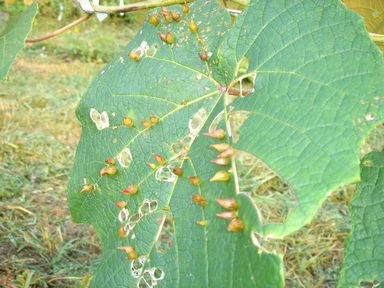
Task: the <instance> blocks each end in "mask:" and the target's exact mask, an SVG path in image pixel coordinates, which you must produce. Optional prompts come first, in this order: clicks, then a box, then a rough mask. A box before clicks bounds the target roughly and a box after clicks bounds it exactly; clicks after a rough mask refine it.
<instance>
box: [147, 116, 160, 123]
mask: <svg viewBox="0 0 384 288" xmlns="http://www.w3.org/2000/svg"><path fill="white" fill-rule="evenodd" d="M149 121H151V123H152V124H158V123H159V122H160V119H159V118H158V117H156V116H151V117H149Z"/></svg>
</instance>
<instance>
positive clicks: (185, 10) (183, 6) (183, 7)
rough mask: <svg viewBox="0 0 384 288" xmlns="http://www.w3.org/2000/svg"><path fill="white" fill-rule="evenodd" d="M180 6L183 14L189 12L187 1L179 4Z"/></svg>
mask: <svg viewBox="0 0 384 288" xmlns="http://www.w3.org/2000/svg"><path fill="white" fill-rule="evenodd" d="M181 8H182V10H183V13H184V14H185V15H187V14H189V5H188V4H187V3H185V4H183V5H182V6H181Z"/></svg>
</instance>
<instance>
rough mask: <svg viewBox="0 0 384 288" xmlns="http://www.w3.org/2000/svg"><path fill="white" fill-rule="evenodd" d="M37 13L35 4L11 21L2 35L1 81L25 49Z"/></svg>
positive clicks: (0, 51)
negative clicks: (26, 39)
mask: <svg viewBox="0 0 384 288" xmlns="http://www.w3.org/2000/svg"><path fill="white" fill-rule="evenodd" d="M36 13H37V4H36V3H34V4H32V5H31V6H30V7H28V8H27V9H26V10H25V11H24V12H23V13H21V14H19V15H16V16H15V17H14V18H13V19H11V20H10V21H9V23H8V24H7V26H6V27H5V29H4V30H3V31H2V32H1V33H0V47H1V48H0V80H1V79H3V78H4V77H5V76H6V75H7V73H8V70H9V67H10V66H11V65H12V63H13V61H14V60H15V57H16V55H17V53H19V51H20V50H21V49H23V47H24V41H25V38H26V37H27V35H28V33H29V32H30V31H31V29H32V22H33V19H34V18H35V15H36Z"/></svg>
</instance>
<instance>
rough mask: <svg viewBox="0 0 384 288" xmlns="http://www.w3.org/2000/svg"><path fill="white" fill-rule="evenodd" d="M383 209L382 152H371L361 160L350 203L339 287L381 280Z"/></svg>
mask: <svg viewBox="0 0 384 288" xmlns="http://www.w3.org/2000/svg"><path fill="white" fill-rule="evenodd" d="M383 211H384V153H382V152H371V153H370V154H368V155H367V156H366V157H364V159H363V161H362V164H361V182H360V183H359V184H358V186H357V190H356V195H355V198H354V199H353V201H352V204H351V212H352V233H351V235H350V236H349V238H348V239H347V242H346V249H345V257H344V263H343V268H342V272H341V277H340V280H339V283H338V285H339V287H357V286H358V285H360V284H361V285H363V284H364V283H365V284H366V285H368V283H369V282H370V283H371V284H372V285H377V284H378V283H383V281H384V270H383V267H384V244H383V243H384V222H383V220H382V219H383ZM360 287H364V286H360ZM367 287H368V286H367ZM375 287H376V286H375Z"/></svg>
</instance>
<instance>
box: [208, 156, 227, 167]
mask: <svg viewBox="0 0 384 288" xmlns="http://www.w3.org/2000/svg"><path fill="white" fill-rule="evenodd" d="M211 163H213V164H216V165H220V166H226V165H228V163H229V160H228V158H217V159H214V160H212V161H211Z"/></svg>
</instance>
